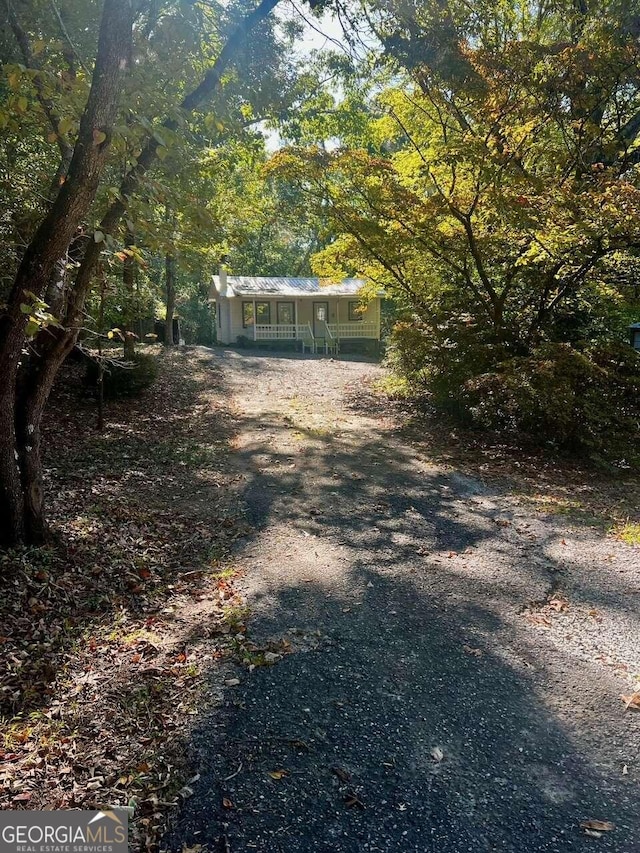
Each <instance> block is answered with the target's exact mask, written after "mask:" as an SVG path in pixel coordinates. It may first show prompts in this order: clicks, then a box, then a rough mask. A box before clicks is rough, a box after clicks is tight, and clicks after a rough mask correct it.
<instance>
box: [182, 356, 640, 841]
mask: <svg viewBox="0 0 640 853" xmlns="http://www.w3.org/2000/svg"><path fill="white" fill-rule="evenodd" d="M212 369H214V370H221V371H222V372H223V377H224V379H225V381H226V384H227V387H228V391H229V394H230V395H231V396H232V398H233V401H234V406H235V408H236V410H237V415H238V421H239V432H238V436H237V439H236V443H235V457H234V462H233V464H234V465H235V466H237V468H238V470H239V471H240V472H241V473H242V475H243V476H244V477H245V478H246V489H245V491H244V495H243V498H244V501H245V502H246V511H247V514H248V517H249V519H250V520H251V522H252V525H253V527H254V529H255V533H254V535H253V536H252V537H250V538H248V539H247V540H244V542H243V544H242V546H241V547H240V549H239V550H238V552H237V554H236V560H237V564H238V565H239V566H240V567H241V568H242V570H243V576H242V577H241V579H240V585H241V586H242V588H243V590H244V592H245V594H246V596H247V603H248V606H249V608H250V610H251V613H252V616H251V619H250V632H251V635H252V637H253V639H254V640H256V641H266V640H270V641H274V642H276V643H280V642H281V641H285V642H284V649H285V650H289V649H290V650H291V653H289V654H285V655H283V656H282V658H281V659H279V660H276V661H275V663H274V664H273V665H272V666H260V667H256V668H255V669H253V671H248V670H247V669H246V668H240V667H238V670H237V672H233V673H231V675H232V676H234V677H235V678H237V679H239V684H237V685H234V686H229V687H228V688H227V689H226V690H225V695H224V700H223V703H222V705H221V707H219V708H218V709H217V710H216V711H215V713H212V714H210V715H208V716H206V717H204V718H203V719H202V720H201V722H200V723H199V724H198V726H197V728H196V731H195V733H194V740H193V755H194V762H195V763H196V764H197V765H198V766H197V772H199V774H200V776H199V779H198V780H197V781H196V782H194V784H193V785H192V787H193V788H194V795H193V796H192V797H190V798H189V799H188V800H187V802H186V804H185V806H184V808H183V810H182V813H181V816H180V819H179V822H178V824H177V826H176V828H175V830H174V832H173V834H172V836H171V838H169V839H168V842H167V846H168V847H169V848H171V849H175V850H180V849H182V848H183V847H185V846H186V847H196V846H197V845H201V847H197V848H196V849H199V850H209V851H224V853H245V851H264V853H267V851H268V853H280V851H282V853H311V851H326V853H329V851H332V853H352V851H353V853H356V851H357V853H361V851H367V853H368V851H371V852H372V853H373V851H398V853H400V851H420V853H431V851H433V853H436V851H437V853H464V851H474V853H478V851H513V853H538V851H540V853H541V852H542V851H583V850H602V851H619V853H634V851H640V796H639V794H640V792H639V780H640V713H638V712H637V711H636V712H634V711H633V710H628V711H625V706H624V703H623V702H622V701H621V698H620V697H621V695H623V694H631V693H633V691H634V689H636V690H637V689H638V688H639V687H640V685H638V682H637V680H636V679H637V675H638V673H640V631H639V625H640V622H639V620H638V608H639V605H640V560H639V559H638V558H639V551H638V549H637V548H633V547H632V546H627V545H624V544H623V543H620V542H617V541H613V540H609V539H605V538H603V537H602V535H601V534H598V533H596V532H595V531H594V530H591V529H589V528H586V527H582V528H580V527H575V528H572V527H570V526H567V524H566V521H564V520H558V519H557V518H555V519H554V518H552V517H540V516H539V515H538V516H535V515H530V514H528V511H527V510H524V509H523V508H522V507H521V506H520V505H519V504H518V503H517V501H515V500H513V499H512V498H510V497H509V496H508V495H506V494H504V493H501V492H500V490H499V489H498V488H497V487H492V486H491V485H490V484H487V483H483V482H481V481H479V480H477V479H473V478H471V477H468V476H465V474H464V472H461V471H453V470H447V469H444V468H442V467H438V466H436V465H433V464H430V463H429V461H428V460H426V459H422V458H419V457H418V456H417V455H416V451H415V450H413V449H412V448H411V447H410V446H408V445H407V444H406V443H404V442H403V440H402V438H401V436H400V434H399V432H398V429H397V424H396V423H395V422H394V420H393V419H392V418H390V417H389V416H387V415H384V414H380V413H379V412H377V411H376V410H375V408H373V407H372V408H371V410H370V411H362V410H357V409H355V408H353V407H350V406H349V405H348V404H347V402H348V399H349V396H350V390H351V389H352V388H354V387H355V386H357V385H359V384H360V383H361V382H362V381H363V379H366V378H368V377H375V376H376V374H378V373H379V372H380V368H379V367H377V366H376V365H373V364H367V363H363V362H357V361H344V360H340V361H334V360H330V359H321V358H312V357H310V358H306V359H305V358H301V357H293V358H285V357H277V356H274V355H268V354H260V353H249V354H240V353H238V352H235V351H231V350H228V351H223V352H220V353H219V354H216V355H215V356H214V357H213V364H212ZM233 680H234V679H232V684H233ZM595 820H598V821H608V822H611V823H613V824H615V828H613V829H604V831H601V832H600V831H598V828H597V826H598V825H597V824H593V825H592V826H591V828H589V826H586V827H585V826H583V827H581V823H583V822H585V821H595ZM605 826H606V824H605Z"/></svg>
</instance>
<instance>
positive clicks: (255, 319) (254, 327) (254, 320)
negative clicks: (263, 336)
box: [253, 299, 258, 341]
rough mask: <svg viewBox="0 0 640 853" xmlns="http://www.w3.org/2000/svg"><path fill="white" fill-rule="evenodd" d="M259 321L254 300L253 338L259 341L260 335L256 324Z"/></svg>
mask: <svg viewBox="0 0 640 853" xmlns="http://www.w3.org/2000/svg"><path fill="white" fill-rule="evenodd" d="M257 323H258V318H257V317H256V300H255V299H254V300H253V340H254V341H257V340H258V337H257V334H256V325H257Z"/></svg>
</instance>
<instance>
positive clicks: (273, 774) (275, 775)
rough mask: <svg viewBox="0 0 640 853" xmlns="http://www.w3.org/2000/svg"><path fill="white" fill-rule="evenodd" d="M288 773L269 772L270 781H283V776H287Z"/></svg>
mask: <svg viewBox="0 0 640 853" xmlns="http://www.w3.org/2000/svg"><path fill="white" fill-rule="evenodd" d="M288 775H289V772H288V771H287V770H270V771H269V776H271V778H272V779H284V777H285V776H288Z"/></svg>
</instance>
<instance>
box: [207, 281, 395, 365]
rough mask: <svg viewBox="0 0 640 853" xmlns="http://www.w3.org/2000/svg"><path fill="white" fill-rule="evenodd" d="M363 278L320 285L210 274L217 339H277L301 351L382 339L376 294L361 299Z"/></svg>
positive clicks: (228, 341)
mask: <svg viewBox="0 0 640 853" xmlns="http://www.w3.org/2000/svg"><path fill="white" fill-rule="evenodd" d="M364 284H365V282H364V281H362V279H356V278H349V279H345V280H344V281H341V282H340V283H339V284H332V285H326V286H325V285H322V284H321V283H320V280H319V279H317V278H288V277H261V276H235V275H227V273H226V271H225V270H224V268H221V269H220V274H219V275H216V276H214V277H213V284H212V287H211V291H210V294H209V295H210V299H211V300H212V301H213V302H215V305H216V325H217V337H218V341H219V342H220V343H223V344H234V343H237V342H242V339H243V338H244V339H248V340H249V341H262V342H268V341H271V342H273V341H281V342H285V341H287V342H290V343H294V344H296V345H299V346H300V348H301V349H302V350H303V351H304V350H305V349H308V350H309V351H310V352H338V350H339V349H340V347H341V346H343V347H344V346H345V345H346V344H347V343H348V342H351V341H353V342H354V343H355V342H361V343H363V344H364V343H366V342H367V341H369V342H373V341H379V340H380V296H381V295H382V294H380V295H378V296H376V297H374V298H369V297H368V298H367V299H366V300H365V301H361V300H360V293H361V291H362V288H363V287H364Z"/></svg>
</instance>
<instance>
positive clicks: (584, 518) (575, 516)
mask: <svg viewBox="0 0 640 853" xmlns="http://www.w3.org/2000/svg"><path fill="white" fill-rule="evenodd" d="M527 500H528V501H529V502H530V503H532V504H533V505H534V509H535V510H536V512H540V513H542V514H544V515H560V516H564V517H565V518H567V519H569V520H572V521H579V522H581V523H582V524H589V525H592V526H605V525H606V519H605V518H603V517H602V516H600V515H596V514H595V513H594V512H593V511H592V510H590V509H589V507H587V506H585V505H584V503H583V502H582V501H579V500H571V499H569V498H562V497H554V496H551V495H533V496H531V497H529V498H527Z"/></svg>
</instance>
